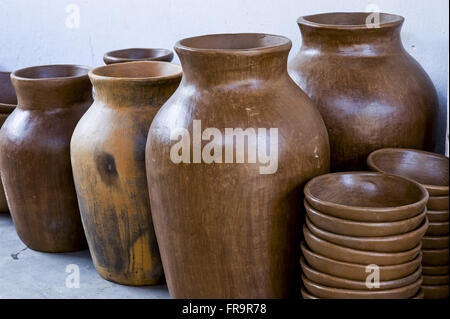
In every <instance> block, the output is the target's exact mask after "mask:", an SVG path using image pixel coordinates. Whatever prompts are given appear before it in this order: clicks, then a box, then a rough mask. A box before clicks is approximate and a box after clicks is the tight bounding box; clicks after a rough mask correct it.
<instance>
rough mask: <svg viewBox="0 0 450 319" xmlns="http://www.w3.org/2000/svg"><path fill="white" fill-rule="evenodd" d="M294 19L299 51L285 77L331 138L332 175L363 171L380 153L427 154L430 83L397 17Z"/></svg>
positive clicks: (434, 105) (432, 114) (434, 107)
mask: <svg viewBox="0 0 450 319" xmlns="http://www.w3.org/2000/svg"><path fill="white" fill-rule="evenodd" d="M368 14H369V13H359V12H346V13H324V14H317V15H311V16H304V17H300V18H299V19H298V20H297V23H298V25H299V27H300V31H301V34H302V46H301V48H300V51H299V52H298V54H297V56H296V57H294V58H293V59H292V60H291V61H290V63H289V74H290V75H291V77H292V78H293V79H294V81H295V82H296V83H297V84H298V85H299V86H300V87H301V88H302V89H303V90H304V91H305V92H306V93H307V94H308V95H309V96H310V97H311V98H312V100H313V101H314V102H315V104H316V105H317V107H318V109H319V110H320V112H321V113H322V115H323V117H324V121H325V124H326V125H327V128H328V132H329V135H330V146H331V163H332V164H331V166H332V170H360V169H364V168H365V163H366V157H367V155H369V153H370V152H372V151H374V150H376V149H379V148H383V147H406V148H417V149H426V150H432V149H433V147H434V139H435V138H434V136H433V131H434V125H435V122H436V117H437V112H438V98H437V94H436V89H435V88H434V86H433V83H432V81H431V79H430V78H429V77H428V75H427V74H426V73H425V71H424V70H423V69H422V67H421V66H420V65H419V64H418V63H417V61H415V60H414V58H412V57H411V56H410V55H409V54H408V53H407V52H406V51H405V49H404V48H403V45H402V42H401V38H400V29H401V26H402V24H403V21H404V19H403V17H401V16H397V15H392V14H386V13H380V27H379V28H368V27H366V22H365V21H366V17H367V15H368Z"/></svg>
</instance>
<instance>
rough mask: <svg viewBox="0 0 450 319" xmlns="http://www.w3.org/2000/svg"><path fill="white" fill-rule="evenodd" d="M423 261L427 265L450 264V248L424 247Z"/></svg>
mask: <svg viewBox="0 0 450 319" xmlns="http://www.w3.org/2000/svg"><path fill="white" fill-rule="evenodd" d="M422 253H423V258H422V263H423V264H424V265H427V266H445V265H448V259H449V256H448V254H449V249H448V248H442V249H422Z"/></svg>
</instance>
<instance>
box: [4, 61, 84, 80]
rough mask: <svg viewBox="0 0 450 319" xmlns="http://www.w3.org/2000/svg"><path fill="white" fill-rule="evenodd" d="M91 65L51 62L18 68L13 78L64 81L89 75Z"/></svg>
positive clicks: (13, 73) (12, 75)
mask: <svg viewBox="0 0 450 319" xmlns="http://www.w3.org/2000/svg"><path fill="white" fill-rule="evenodd" d="M90 69H91V67H88V66H85V65H76V64H49V65H38V66H31V67H27V68H23V69H18V70H16V71H14V72H12V73H11V79H15V80H20V81H30V82H42V81H64V80H74V79H82V78H87V77H88V72H89V70H90Z"/></svg>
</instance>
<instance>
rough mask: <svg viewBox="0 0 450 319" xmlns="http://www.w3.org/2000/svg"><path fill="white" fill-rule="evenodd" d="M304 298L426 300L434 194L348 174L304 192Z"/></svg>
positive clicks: (406, 183)
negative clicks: (424, 246) (426, 249)
mask: <svg viewBox="0 0 450 319" xmlns="http://www.w3.org/2000/svg"><path fill="white" fill-rule="evenodd" d="M304 192H305V198H306V199H305V207H306V223H305V225H304V227H303V233H304V242H303V243H302V245H301V249H302V258H301V260H300V264H301V268H302V280H303V287H302V296H303V298H305V299H314V298H337V299H347V298H351V299H354V298H365V299H375V298H377V299H379V298H382V299H388V298H389V299H391V298H392V299H394V298H395V299H410V298H422V297H423V294H422V292H421V291H420V286H421V284H422V269H421V260H422V255H421V240H422V238H423V235H424V234H425V232H426V230H427V228H428V220H427V218H426V211H427V210H426V207H425V205H426V203H427V200H428V193H427V191H426V190H425V188H423V187H422V186H421V185H420V184H418V183H416V182H414V181H411V180H409V179H406V178H403V177H400V176H396V175H391V174H383V173H371V172H349V173H333V174H326V175H322V176H319V177H316V178H314V179H312V180H311V181H309V182H308V183H307V184H306V186H305V190H304Z"/></svg>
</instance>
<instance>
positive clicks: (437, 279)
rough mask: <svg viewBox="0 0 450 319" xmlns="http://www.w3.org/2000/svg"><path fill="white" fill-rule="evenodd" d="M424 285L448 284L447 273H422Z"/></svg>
mask: <svg viewBox="0 0 450 319" xmlns="http://www.w3.org/2000/svg"><path fill="white" fill-rule="evenodd" d="M423 284H424V285H445V284H448V275H440V276H439V275H436V276H430V275H424V276H423Z"/></svg>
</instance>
